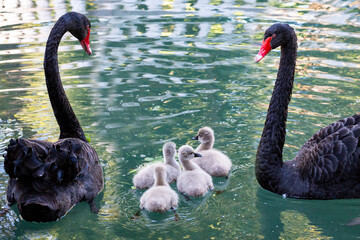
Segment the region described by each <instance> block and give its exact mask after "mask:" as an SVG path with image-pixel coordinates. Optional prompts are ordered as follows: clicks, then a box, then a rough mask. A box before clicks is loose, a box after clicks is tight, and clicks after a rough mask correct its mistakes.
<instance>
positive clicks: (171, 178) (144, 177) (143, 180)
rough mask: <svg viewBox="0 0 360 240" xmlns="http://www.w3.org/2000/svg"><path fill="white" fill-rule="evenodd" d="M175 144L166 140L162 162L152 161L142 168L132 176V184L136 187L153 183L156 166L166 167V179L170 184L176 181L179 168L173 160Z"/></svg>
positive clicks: (149, 185) (146, 186) (145, 186)
mask: <svg viewBox="0 0 360 240" xmlns="http://www.w3.org/2000/svg"><path fill="white" fill-rule="evenodd" d="M175 155H176V145H175V143H173V142H167V143H165V144H164V146H163V156H164V163H161V162H158V163H152V164H149V165H147V166H145V167H143V168H142V169H140V170H139V172H138V173H137V174H136V175H135V176H134V178H133V184H134V186H135V187H136V188H140V189H144V188H149V187H151V186H152V185H153V184H154V170H155V168H156V167H157V166H165V167H166V176H167V177H166V181H167V182H168V183H169V184H171V183H173V182H175V181H176V179H177V178H178V176H179V175H180V172H181V168H180V165H179V163H178V162H176V160H175Z"/></svg>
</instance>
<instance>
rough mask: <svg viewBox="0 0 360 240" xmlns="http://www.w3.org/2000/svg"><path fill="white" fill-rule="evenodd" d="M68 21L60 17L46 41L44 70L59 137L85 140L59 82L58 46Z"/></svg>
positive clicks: (66, 29)
mask: <svg viewBox="0 0 360 240" xmlns="http://www.w3.org/2000/svg"><path fill="white" fill-rule="evenodd" d="M68 24H69V23H68V22H67V21H66V19H64V18H60V19H59V20H58V21H57V23H56V24H55V26H54V27H53V29H52V30H51V33H50V36H49V38H48V41H47V43H46V50H45V59H44V70H45V78H46V85H47V89H48V94H49V98H50V102H51V106H52V108H53V111H54V114H55V117H56V120H57V122H58V124H59V127H60V139H62V138H79V139H81V140H83V141H85V142H87V140H86V138H85V134H84V131H83V130H82V128H81V126H80V123H79V121H78V119H77V118H76V115H75V113H74V111H73V110H72V108H71V105H70V102H69V100H68V98H67V97H66V94H65V91H64V88H63V86H62V83H61V79H60V74H59V66H58V47H59V43H60V41H61V38H62V36H63V35H64V34H65V33H66V32H67V31H68V28H67V26H68Z"/></svg>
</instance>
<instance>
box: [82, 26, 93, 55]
mask: <svg viewBox="0 0 360 240" xmlns="http://www.w3.org/2000/svg"><path fill="white" fill-rule="evenodd" d="M89 38H90V28H88V34H87V35H86V37H85V38H84V39H83V40H82V41H80V44H81V46H82V47H83V49H84V50H85V52H86V53H87V54H88V55H91V48H90V41H89Z"/></svg>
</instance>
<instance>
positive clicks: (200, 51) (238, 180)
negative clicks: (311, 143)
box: [0, 0, 360, 239]
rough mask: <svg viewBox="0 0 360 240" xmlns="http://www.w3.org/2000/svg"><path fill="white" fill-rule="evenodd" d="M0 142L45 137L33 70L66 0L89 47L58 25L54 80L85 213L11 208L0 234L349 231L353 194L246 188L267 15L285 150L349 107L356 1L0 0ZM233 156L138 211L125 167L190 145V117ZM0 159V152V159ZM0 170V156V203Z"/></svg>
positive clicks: (38, 74)
mask: <svg viewBox="0 0 360 240" xmlns="http://www.w3.org/2000/svg"><path fill="white" fill-rule="evenodd" d="M1 6H2V8H0V153H1V154H3V153H5V150H4V149H5V147H6V145H7V144H8V141H9V140H10V139H11V138H18V137H26V138H37V139H43V140H49V141H54V140H56V139H57V137H58V135H59V129H58V126H57V124H56V121H55V119H54V117H53V112H52V109H51V106H50V103H49V100H48V96H47V93H46V88H45V83H44V73H43V69H42V61H43V52H44V48H45V42H46V39H47V36H48V33H49V32H50V29H51V27H52V25H53V24H54V22H55V21H56V19H57V18H59V17H60V16H61V15H62V14H63V13H65V12H66V11H80V12H83V13H84V12H85V11H86V12H87V16H88V17H89V19H90V20H91V22H92V33H91V37H90V40H91V47H92V50H93V53H94V54H93V55H92V56H90V57H89V56H85V55H84V53H83V51H82V49H81V46H80V44H78V42H77V41H76V40H74V38H73V37H71V36H70V35H66V36H65V37H64V38H63V41H62V43H61V46H60V49H59V51H60V52H59V63H60V69H61V76H62V80H63V83H64V86H65V89H66V92H67V95H68V97H69V99H70V102H71V103H72V106H73V108H74V110H75V112H76V114H77V116H78V118H79V120H80V122H81V124H82V126H83V128H84V130H85V132H86V134H87V136H89V137H90V138H91V144H92V145H93V146H94V148H95V149H96V151H97V152H98V154H99V157H100V159H101V162H102V166H103V169H104V178H105V188H104V190H103V192H102V193H101V194H100V195H99V196H98V198H97V199H96V200H97V204H98V205H99V207H100V213H99V214H98V215H95V214H92V213H90V211H89V207H88V206H87V204H85V203H80V204H78V205H77V206H75V207H74V208H73V209H72V210H71V211H70V212H69V213H68V214H67V215H66V216H65V217H64V218H62V219H60V220H59V221H57V222H52V223H29V222H25V221H24V220H22V219H21V218H20V216H19V214H18V211H17V210H16V207H12V208H11V209H10V210H9V211H2V212H1V214H0V239H354V238H358V237H359V236H360V227H359V226H347V225H346V224H347V223H349V222H350V221H351V220H353V219H355V218H357V217H359V216H360V210H359V208H358V206H359V205H360V200H335V201H307V200H294V199H289V198H287V199H283V198H282V197H281V196H278V195H275V194H272V193H270V192H267V191H265V190H263V189H261V188H260V187H259V185H258V184H257V181H256V179H255V176H254V161H255V153H256V149H257V145H258V142H259V138H260V135H261V132H262V128H263V123H264V120H265V116H266V110H267V106H268V102H269V100H270V95H271V92H272V88H273V83H274V80H275V78H276V72H277V66H278V63H279V53H280V52H279V50H276V51H273V52H272V53H270V54H269V55H268V56H267V57H266V58H265V59H263V61H262V62H260V63H258V64H255V63H254V62H253V58H254V56H255V55H256V53H257V51H258V50H259V47H260V43H261V41H262V36H263V32H264V31H265V29H266V28H267V27H268V26H270V25H271V24H272V23H274V22H279V21H280V22H286V23H289V24H291V25H292V26H293V27H294V28H295V30H296V32H297V33H298V39H299V52H298V63H297V74H296V79H295V85H294V91H293V93H294V94H293V98H292V101H291V104H290V107H289V110H290V112H289V119H288V129H287V136H286V145H285V148H284V158H285V159H292V158H293V157H294V156H295V154H296V153H297V151H298V150H299V148H300V147H301V146H302V144H303V143H304V142H305V141H306V140H307V139H308V138H310V137H311V136H312V135H313V134H314V133H315V132H316V131H317V130H318V129H319V128H320V127H323V126H326V125H327V124H329V123H331V122H333V121H335V120H337V119H339V118H342V117H347V116H350V115H352V114H354V113H355V112H358V111H359V109H360V102H359V101H360V96H359V95H360V84H359V83H358V78H359V76H360V57H359V56H360V24H359V18H360V15H359V14H360V10H359V7H360V4H359V2H357V1H335V0H331V1H323V2H316V1H306V2H297V1H266V0H258V1H242V0H232V1H222V0H210V1H196V0H190V1H184V0H163V1H146V0H139V1H135V0H129V1H115V0H113V1H110V0H105V1H103V0H101V1H100V0H88V1H71V0H70V1H50V2H47V1H45V0H43V1H37V0H33V1H30V0H23V1H5V0H2V1H1ZM205 125H207V126H211V127H212V128H213V129H214V130H215V135H216V142H215V146H216V148H218V149H220V150H222V151H223V152H225V153H226V154H228V155H229V157H230V158H231V159H232V161H233V168H232V173H231V177H230V179H229V180H226V181H225V180H224V179H214V183H215V186H216V189H217V190H225V192H223V193H221V194H219V195H216V194H215V193H209V194H207V195H206V196H204V197H202V198H198V199H193V200H192V201H186V200H185V199H184V198H183V197H181V198H180V200H181V201H180V204H179V207H178V209H177V213H178V216H179V218H180V220H179V221H175V220H174V214H173V213H168V214H163V215H161V214H149V213H146V212H142V213H141V215H140V216H139V217H138V218H136V219H135V220H134V219H132V217H133V216H134V214H135V213H136V212H137V211H138V209H139V198H140V196H141V194H142V191H138V190H134V189H132V182H131V179H132V177H133V172H132V170H133V169H135V168H136V167H137V166H139V165H140V164H143V163H145V162H148V161H151V160H153V159H159V157H161V148H162V144H163V143H164V142H166V141H169V140H171V141H174V142H175V143H176V144H177V146H178V147H179V146H181V145H183V144H190V145H193V146H197V142H194V141H191V140H190V139H191V137H193V136H194V135H195V133H196V132H197V130H198V129H199V128H200V127H202V126H205ZM0 164H1V165H3V159H2V158H1V159H0ZM7 180H8V177H7V175H6V173H5V171H4V169H3V168H2V167H1V168H0V205H1V206H5V205H6V197H5V192H6V185H7Z"/></svg>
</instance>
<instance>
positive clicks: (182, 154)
mask: <svg viewBox="0 0 360 240" xmlns="http://www.w3.org/2000/svg"><path fill="white" fill-rule="evenodd" d="M194 157H202V156H201V154H199V153H196V152H195V151H194V149H193V148H192V147H190V146H189V145H184V146H181V147H180V148H179V159H180V161H181V162H184V161H189V160H191V159H193V158H194Z"/></svg>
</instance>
